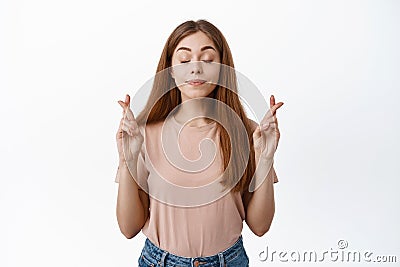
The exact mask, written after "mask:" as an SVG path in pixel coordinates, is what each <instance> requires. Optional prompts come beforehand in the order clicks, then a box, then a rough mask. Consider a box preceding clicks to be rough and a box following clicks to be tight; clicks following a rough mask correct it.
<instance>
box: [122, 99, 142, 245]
mask: <svg viewBox="0 0 400 267" xmlns="http://www.w3.org/2000/svg"><path fill="white" fill-rule="evenodd" d="M118 103H119V104H120V105H121V106H122V107H123V108H124V111H123V115H124V118H122V119H121V123H120V126H119V129H118V132H117V146H118V153H119V158H120V160H119V167H118V172H117V177H116V180H115V182H118V183H119V187H118V198H117V210H116V213H117V220H118V225H119V228H120V230H121V232H122V233H123V234H124V236H125V237H126V238H133V237H134V236H136V235H137V234H138V233H139V232H140V230H141V229H142V228H143V226H144V224H145V223H146V220H147V218H148V216H149V197H148V194H147V193H146V192H144V191H143V190H142V189H141V188H140V187H139V185H138V184H137V182H136V180H135V179H134V178H133V177H138V168H137V167H138V162H139V161H138V160H139V155H140V153H141V149H140V148H141V146H142V144H143V136H142V134H141V133H140V131H139V127H138V125H137V123H136V120H135V118H134V115H133V113H132V111H131V110H130V108H129V104H130V97H129V95H127V96H126V98H125V102H123V101H118ZM124 151H125V153H124ZM128 166H129V168H128ZM131 172H132V173H131Z"/></svg>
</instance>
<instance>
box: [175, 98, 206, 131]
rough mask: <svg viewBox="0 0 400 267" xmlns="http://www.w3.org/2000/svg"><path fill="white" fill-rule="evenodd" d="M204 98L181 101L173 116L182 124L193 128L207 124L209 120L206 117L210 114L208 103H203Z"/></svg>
mask: <svg viewBox="0 0 400 267" xmlns="http://www.w3.org/2000/svg"><path fill="white" fill-rule="evenodd" d="M204 98H205V97H199V98H193V99H182V103H181V104H180V105H179V108H178V109H177V111H176V113H175V115H174V116H175V119H176V120H177V121H178V122H180V123H182V124H183V123H185V122H187V125H188V126H194V127H196V126H202V125H206V124H209V123H210V119H208V118H206V116H207V115H209V112H210V104H209V103H210V102H209V101H204ZM189 121H190V122H189Z"/></svg>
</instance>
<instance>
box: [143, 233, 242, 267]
mask: <svg viewBox="0 0 400 267" xmlns="http://www.w3.org/2000/svg"><path fill="white" fill-rule="evenodd" d="M138 263H139V267H149V266H154V267H156V266H157V267H158V266H159V267H172V266H175V267H197V266H200V267H224V266H227V267H231V266H235V267H248V266H249V257H248V256H247V254H246V251H245V249H244V247H243V238H242V236H240V237H239V238H238V240H237V241H236V242H235V244H233V245H232V246H230V247H229V248H227V249H225V250H224V251H221V252H219V253H217V254H215V255H211V256H207V257H195V258H187V257H181V256H177V255H175V254H172V253H169V252H168V251H166V250H162V249H160V248H159V247H157V246H156V245H155V244H153V243H152V242H151V241H150V240H149V239H148V238H147V239H146V241H145V244H144V247H143V249H142V253H141V254H140V257H139V260H138Z"/></svg>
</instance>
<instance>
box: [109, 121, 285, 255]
mask: <svg viewBox="0 0 400 267" xmlns="http://www.w3.org/2000/svg"><path fill="white" fill-rule="evenodd" d="M165 122H166V123H165V124H163V122H159V123H154V124H151V125H147V126H146V132H145V134H144V142H143V146H142V152H141V154H140V156H139V161H138V179H139V180H138V182H139V185H141V186H143V187H146V188H145V189H146V191H147V192H149V191H148V190H150V193H151V194H150V207H149V208H150V212H149V214H150V215H149V218H148V219H147V221H146V223H145V225H144V226H143V228H142V232H143V234H144V235H145V236H147V237H148V238H149V239H150V241H152V242H153V243H154V244H156V245H157V246H158V247H160V248H161V249H164V250H167V251H169V252H170V253H173V254H175V255H179V256H182V257H199V256H210V255H214V254H217V253H218V252H220V251H223V250H225V249H226V248H228V247H230V246H231V245H233V244H234V243H235V242H236V240H237V239H238V238H239V236H240V235H241V232H242V228H243V220H244V219H245V210H244V205H243V202H242V197H241V193H240V192H233V191H230V192H228V191H227V193H226V194H224V195H223V196H221V197H220V198H218V199H216V200H215V201H208V202H204V201H206V200H207V199H206V198H204V195H207V194H203V193H192V194H188V195H184V200H187V202H186V203H188V205H187V206H185V205H183V204H182V201H181V202H179V201H178V200H177V199H176V198H173V197H172V198H171V195H175V197H176V194H177V193H176V192H177V191H173V190H165V187H164V186H163V187H162V188H164V190H162V189H161V188H160V187H161V186H160V185H159V184H157V183H156V182H153V181H155V180H156V177H160V176H161V177H163V178H164V179H166V180H168V181H169V182H170V183H173V184H175V185H178V186H180V187H201V186H204V185H208V184H210V182H212V181H215V180H216V178H217V177H218V176H219V175H220V174H221V173H222V166H223V165H222V158H221V154H220V153H219V149H217V148H218V145H219V142H218V141H219V138H217V137H218V130H217V127H216V122H213V123H210V124H207V125H203V126H198V127H195V126H188V125H182V124H180V123H179V122H178V121H177V120H176V119H175V118H174V116H171V117H170V118H168V119H167V120H166V121H165ZM163 125H164V126H163ZM253 125H254V129H255V127H256V126H257V123H255V122H254V124H253ZM178 134H179V138H178V139H175V140H179V147H178V146H177V145H176V146H175V149H173V148H172V149H170V148H169V145H171V144H172V145H173V144H174V142H173V140H174V138H175V136H177V135H178ZM205 138H209V139H211V140H212V141H213V142H214V143H215V145H216V147H214V145H213V144H212V142H206V141H203V142H201V141H202V140H203V139H205ZM208 141H209V140H208ZM175 143H176V142H175ZM199 144H200V146H199ZM213 147H214V148H215V150H214V149H213ZM179 149H180V152H179V153H180V155H183V156H184V157H185V162H186V163H187V161H192V162H195V160H196V159H202V158H205V159H206V161H208V163H209V164H208V165H207V164H205V163H204V162H201V160H200V161H197V162H195V163H196V164H197V165H196V164H195V165H196V166H201V167H204V166H205V168H200V170H199V168H197V172H190V173H188V172H187V171H184V170H188V169H190V168H191V167H193V166H192V165H190V164H189V165H184V164H182V165H180V164H179V160H177V161H174V159H176V158H175V156H174V155H175V154H174V151H175V152H176V151H179ZM199 149H200V150H201V152H200V151H199ZM207 151H211V152H212V153H211V154H212V155H214V158H213V160H212V163H210V162H211V161H210V158H209V157H208V156H209V155H208V154H207V153H206V152H207ZM171 159H172V161H171ZM169 160H170V161H169ZM171 162H172V163H171ZM174 165H175V166H174ZM270 175H273V176H274V182H278V179H277V177H276V173H275V170H274V169H273V167H272V171H270ZM115 182H118V177H116V179H115ZM165 191H167V192H165ZM171 192H172V193H171ZM181 195H182V194H181ZM152 196H157V198H155V197H152ZM198 199H200V200H201V201H203V202H202V203H203V204H202V205H199V203H196V201H194V202H193V201H191V200H198ZM180 200H182V198H181V199H180ZM171 201H172V202H173V203H175V204H176V203H178V202H179V204H180V205H171V203H172V202H171ZM201 201H200V202H201ZM194 204H196V206H195V207H193V206H194Z"/></svg>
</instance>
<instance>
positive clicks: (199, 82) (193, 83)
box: [186, 79, 207, 85]
mask: <svg viewBox="0 0 400 267" xmlns="http://www.w3.org/2000/svg"><path fill="white" fill-rule="evenodd" d="M205 82H207V81H206V80H201V79H193V80H188V81H186V83H188V84H190V85H201V84H203V83H205Z"/></svg>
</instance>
